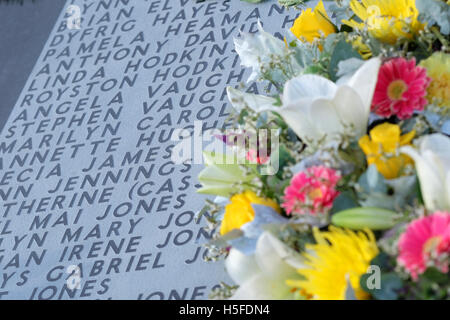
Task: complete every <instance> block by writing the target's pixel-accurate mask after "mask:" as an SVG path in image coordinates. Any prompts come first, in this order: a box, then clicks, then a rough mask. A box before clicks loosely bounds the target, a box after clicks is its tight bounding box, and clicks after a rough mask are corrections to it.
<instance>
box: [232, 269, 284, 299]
mask: <svg viewBox="0 0 450 320" xmlns="http://www.w3.org/2000/svg"><path fill="white" fill-rule="evenodd" d="M290 289H291V288H289V287H288V286H287V285H286V284H285V283H284V282H283V281H277V280H273V279H270V278H267V277H265V276H264V275H263V274H261V273H260V274H257V275H255V276H254V277H252V278H251V279H249V280H248V281H246V282H245V283H243V284H242V285H241V286H240V287H239V289H237V290H236V292H235V293H234V295H233V296H232V297H231V300H282V299H292V296H293V295H292V293H291V292H290Z"/></svg>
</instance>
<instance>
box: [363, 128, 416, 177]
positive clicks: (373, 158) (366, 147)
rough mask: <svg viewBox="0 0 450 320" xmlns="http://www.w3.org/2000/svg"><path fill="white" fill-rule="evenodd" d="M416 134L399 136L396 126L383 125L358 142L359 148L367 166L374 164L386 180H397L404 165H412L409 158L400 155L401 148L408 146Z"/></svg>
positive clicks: (399, 132)
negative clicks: (365, 158)
mask: <svg viewBox="0 0 450 320" xmlns="http://www.w3.org/2000/svg"><path fill="white" fill-rule="evenodd" d="M415 134H416V132H415V131H414V130H413V131H411V132H409V133H407V134H405V135H402V136H401V131H400V127H399V126H398V125H396V124H391V123H387V122H385V123H383V124H380V125H378V126H376V127H375V128H373V129H372V130H371V131H370V137H369V136H368V135H365V136H364V137H362V138H361V139H360V140H359V146H360V148H361V149H362V150H363V152H364V153H365V155H366V157H367V164H368V165H372V164H375V166H376V167H377V170H378V172H380V173H381V174H382V175H383V176H384V177H385V178H386V179H394V178H398V177H399V176H400V175H401V171H402V169H403V168H404V166H405V165H406V164H410V163H413V161H412V160H411V158H410V157H408V156H407V155H405V154H400V153H399V151H398V149H399V148H400V147H401V146H405V145H409V144H410V142H411V140H412V139H413V138H414V135H415Z"/></svg>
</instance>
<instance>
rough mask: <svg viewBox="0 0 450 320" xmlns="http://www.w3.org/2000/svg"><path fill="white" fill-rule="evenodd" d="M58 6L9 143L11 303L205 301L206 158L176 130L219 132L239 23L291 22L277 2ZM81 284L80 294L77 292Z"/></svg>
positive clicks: (4, 288) (234, 72) (217, 266)
mask: <svg viewBox="0 0 450 320" xmlns="http://www.w3.org/2000/svg"><path fill="white" fill-rule="evenodd" d="M69 5H76V6H78V7H79V8H80V11H79V13H80V17H81V24H80V29H68V28H67V23H68V21H69V23H73V22H74V21H73V20H71V19H73V18H74V17H75V16H76V14H77V12H76V11H69V12H65V11H64V12H62V13H61V15H60V17H59V19H58V22H57V24H56V25H55V27H54V29H53V31H52V33H51V34H50V36H49V39H48V41H47V43H46V45H45V48H44V49H43V51H42V53H41V56H40V58H39V60H38V62H37V64H36V65H35V67H34V69H33V71H32V73H31V75H30V77H29V79H28V81H27V84H26V86H25V88H24V89H23V91H22V93H21V95H20V97H19V98H18V100H17V103H16V105H15V107H14V109H13V111H12V114H11V115H10V117H9V119H8V121H7V123H6V125H5V127H4V129H3V133H2V136H1V139H0V268H1V272H2V278H1V288H0V296H1V297H2V298H3V299H97V298H98V299H109V298H112V299H206V298H207V296H208V293H209V291H210V290H211V289H212V288H213V287H214V286H215V285H217V284H218V283H219V282H220V281H222V280H228V279H227V277H226V275H225V272H224V270H223V265H222V264H221V263H213V264H208V263H206V262H204V261H203V260H202V257H201V256H202V255H203V254H204V250H205V249H204V248H203V247H202V246H201V244H202V243H204V242H206V241H208V239H209V238H210V236H211V235H210V233H208V232H206V231H205V230H204V229H203V228H202V226H204V223H205V221H204V219H201V220H200V221H196V220H195V219H194V218H195V216H196V213H197V212H198V211H199V210H200V209H201V208H202V206H203V202H204V199H205V197H204V196H200V195H198V194H196V193H195V189H196V184H197V180H196V177H197V174H198V172H199V171H200V170H201V168H202V166H201V165H176V164H174V163H172V161H171V159H170V152H171V148H173V146H174V144H175V142H173V141H171V139H170V138H171V134H172V131H173V130H174V129H175V128H187V129H189V130H192V129H193V124H194V121H202V123H203V129H208V128H219V127H220V126H222V124H223V123H224V121H225V120H226V118H227V115H228V110H229V104H228V102H227V98H226V94H225V87H226V86H227V85H237V84H238V83H240V82H244V81H245V80H246V78H247V77H248V75H249V71H248V70H243V69H241V67H240V66H239V64H240V62H239V59H238V57H237V55H236V53H235V52H234V50H233V47H234V46H233V37H236V36H237V35H238V34H239V30H243V31H246V32H254V31H256V23H257V20H258V18H259V19H261V21H262V22H263V23H264V25H265V27H266V28H267V29H268V30H269V29H270V30H278V31H281V30H282V28H287V27H289V26H290V25H291V24H292V22H293V20H294V18H295V15H296V14H297V13H296V11H285V10H283V9H282V8H281V7H280V6H279V5H278V3H277V2H276V1H267V2H265V3H263V4H260V5H252V4H248V3H244V2H241V1H238V0H231V1H230V0H228V1H209V0H208V1H204V2H200V3H196V2H195V1H191V0H147V1H145V0H139V1H138V0H96V1H94V0H85V1H81V0H79V1H77V0H74V1H68V2H67V3H66V7H65V8H67V7H69ZM71 288H74V289H71Z"/></svg>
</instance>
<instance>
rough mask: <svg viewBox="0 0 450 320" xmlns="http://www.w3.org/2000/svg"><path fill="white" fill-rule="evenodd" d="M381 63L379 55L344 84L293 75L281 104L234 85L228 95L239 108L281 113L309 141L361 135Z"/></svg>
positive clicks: (298, 133)
mask: <svg viewBox="0 0 450 320" xmlns="http://www.w3.org/2000/svg"><path fill="white" fill-rule="evenodd" d="M380 65H381V60H380V59H379V58H373V59H371V60H368V61H366V62H365V63H364V64H363V65H362V66H361V68H359V69H358V71H356V72H355V74H354V75H353V76H352V77H351V78H350V79H349V80H348V81H347V82H346V83H344V84H341V85H336V84H335V83H333V82H332V81H330V80H328V79H326V78H324V77H321V76H317V75H310V74H308V75H302V76H299V77H296V78H293V79H291V80H289V81H288V82H286V84H285V87H284V92H283V95H282V97H281V98H282V106H281V107H276V106H274V105H273V104H274V103H275V101H276V100H275V99H273V98H269V99H268V98H267V97H264V96H258V95H251V94H248V93H243V92H240V91H238V90H236V89H233V88H228V96H229V99H230V101H231V103H232V105H233V107H234V108H236V109H237V110H240V109H242V108H243V107H244V106H248V107H250V108H251V109H253V110H254V111H256V112H262V111H266V110H270V111H274V112H277V113H279V114H280V115H281V116H282V117H283V119H284V121H286V123H287V124H288V125H289V127H290V128H291V129H292V130H293V131H294V132H295V133H296V134H297V136H298V137H299V138H301V139H302V140H304V141H306V142H313V143H314V142H315V143H317V142H319V141H325V142H330V141H338V140H339V138H340V137H341V136H342V135H347V134H352V135H353V136H354V137H355V138H359V137H361V136H363V135H364V134H366V130H367V125H368V120H369V114H370V105H371V103H372V97H373V93H374V91H375V86H376V83H377V80H378V70H379V68H380ZM263 97H264V98H263ZM270 99H271V100H270Z"/></svg>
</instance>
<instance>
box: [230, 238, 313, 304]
mask: <svg viewBox="0 0 450 320" xmlns="http://www.w3.org/2000/svg"><path fill="white" fill-rule="evenodd" d="M302 267H304V265H303V258H302V257H301V256H300V255H299V254H298V253H296V252H295V251H294V250H292V249H291V248H289V247H287V246H286V245H285V244H284V243H283V242H281V241H280V240H278V239H277V238H275V237H274V236H273V235H272V234H271V233H270V232H264V233H263V234H262V235H261V236H260V237H259V239H258V243H257V246H256V251H255V253H254V254H253V255H251V256H247V255H244V254H243V253H241V252H240V251H238V250H236V249H231V251H230V254H229V256H228V257H227V259H226V260H225V268H226V269H227V272H228V274H229V275H230V277H231V279H233V281H234V282H236V283H237V284H238V285H239V289H237V291H236V292H235V294H234V295H233V296H232V297H231V299H233V300H255V299H256V300H275V299H292V298H293V294H292V293H291V288H290V287H289V286H287V285H286V280H287V279H298V278H299V274H298V273H297V272H296V269H298V268H302Z"/></svg>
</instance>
